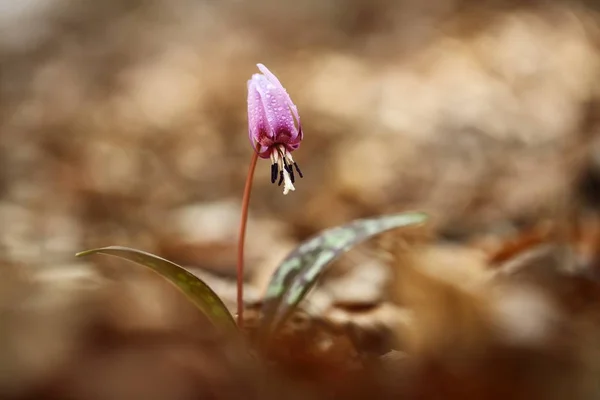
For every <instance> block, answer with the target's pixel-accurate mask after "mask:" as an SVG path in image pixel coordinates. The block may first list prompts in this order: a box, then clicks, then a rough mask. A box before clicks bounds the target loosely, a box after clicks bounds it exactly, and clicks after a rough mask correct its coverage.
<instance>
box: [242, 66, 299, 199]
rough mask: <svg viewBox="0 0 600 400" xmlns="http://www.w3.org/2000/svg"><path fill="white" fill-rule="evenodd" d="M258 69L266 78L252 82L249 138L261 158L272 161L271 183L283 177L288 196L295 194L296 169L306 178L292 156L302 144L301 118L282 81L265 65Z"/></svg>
mask: <svg viewBox="0 0 600 400" xmlns="http://www.w3.org/2000/svg"><path fill="white" fill-rule="evenodd" d="M257 66H258V69H259V70H260V72H262V74H254V75H252V78H251V79H250V80H249V81H248V135H249V137H250V143H252V146H253V147H254V149H255V150H256V151H258V154H259V156H260V157H261V158H270V159H271V182H272V183H275V181H276V180H277V175H279V185H280V186H281V184H282V183H284V186H283V194H288V192H289V191H290V190H291V191H293V190H295V188H294V182H295V177H294V170H293V168H295V169H296V172H298V175H300V177H301V178H302V172H301V171H300V168H298V164H296V162H295V161H294V159H293V158H292V154H291V153H292V151H294V150H296V149H297V148H298V147H300V142H301V141H302V136H303V134H302V126H301V125H300V116H299V115H298V108H296V105H295V104H294V103H293V102H292V99H291V98H290V95H289V94H288V93H287V91H286V90H285V88H284V87H283V86H282V85H281V82H279V79H277V77H276V76H275V75H273V73H271V71H269V70H268V69H267V67H265V66H264V65H262V64H257ZM292 167H293V168H292Z"/></svg>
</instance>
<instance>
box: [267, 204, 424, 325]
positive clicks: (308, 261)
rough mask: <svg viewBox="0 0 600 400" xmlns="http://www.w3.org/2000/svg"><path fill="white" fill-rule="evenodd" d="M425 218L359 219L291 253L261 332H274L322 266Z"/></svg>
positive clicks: (272, 288) (278, 274)
mask: <svg viewBox="0 0 600 400" xmlns="http://www.w3.org/2000/svg"><path fill="white" fill-rule="evenodd" d="M426 219H427V215H426V214H423V213H419V212H413V213H401V214H392V215H384V216H381V217H376V218H367V219H359V220H356V221H353V222H350V223H348V224H346V225H342V226H339V227H335V228H330V229H327V230H325V231H323V232H321V233H319V234H317V235H316V236H314V237H312V238H310V239H308V240H307V241H305V242H304V243H302V244H301V245H300V246H298V247H297V248H296V249H295V250H293V251H292V252H291V253H290V254H289V255H288V256H287V257H286V258H285V259H284V260H283V261H282V262H281V264H280V265H279V267H278V268H277V270H276V271H275V273H274V274H273V277H272V278H271V282H270V283H269V286H268V287H267V293H266V296H265V299H264V303H263V308H262V311H263V322H262V327H263V332H264V330H268V331H270V332H273V331H274V330H276V329H277V327H278V326H279V325H281V323H283V321H284V320H285V318H287V317H288V316H289V315H290V313H291V312H292V311H293V310H294V308H295V307H296V306H297V305H298V304H299V303H300V301H301V300H302V299H303V298H304V296H305V295H306V294H307V293H308V291H309V290H310V289H311V288H312V287H313V286H314V284H315V283H316V282H317V280H318V278H319V277H320V276H321V273H322V272H323V270H324V269H325V267H326V266H327V265H328V264H329V263H331V262H332V261H333V260H334V259H336V258H337V257H339V256H340V255H341V254H343V253H345V252H347V251H348V250H350V249H351V248H352V247H353V246H355V245H356V244H358V243H360V242H362V241H365V240H367V239H369V238H371V237H373V236H375V235H377V234H379V233H382V232H385V231H388V230H391V229H394V228H399V227H402V226H409V225H414V224H419V223H422V222H424V221H425V220H426Z"/></svg>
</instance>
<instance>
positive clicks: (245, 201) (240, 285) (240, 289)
mask: <svg viewBox="0 0 600 400" xmlns="http://www.w3.org/2000/svg"><path fill="white" fill-rule="evenodd" d="M257 161H258V152H257V151H253V152H252V160H251V161H250V167H249V168H248V176H247V177H246V186H245V187H244V197H243V198H242V218H241V220H240V234H239V240H238V249H237V272H236V273H237V324H238V327H239V328H240V329H242V328H243V327H244V243H245V240H246V223H247V222H248V205H249V203H250V194H251V193H252V180H253V178H254V170H255V169H256V162H257Z"/></svg>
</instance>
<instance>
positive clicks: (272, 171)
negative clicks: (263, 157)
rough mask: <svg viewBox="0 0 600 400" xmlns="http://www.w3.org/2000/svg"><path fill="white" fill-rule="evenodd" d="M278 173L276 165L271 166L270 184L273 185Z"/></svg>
mask: <svg viewBox="0 0 600 400" xmlns="http://www.w3.org/2000/svg"><path fill="white" fill-rule="evenodd" d="M278 172H279V168H277V164H276V163H275V164H271V183H275V181H276V180H277V173H278Z"/></svg>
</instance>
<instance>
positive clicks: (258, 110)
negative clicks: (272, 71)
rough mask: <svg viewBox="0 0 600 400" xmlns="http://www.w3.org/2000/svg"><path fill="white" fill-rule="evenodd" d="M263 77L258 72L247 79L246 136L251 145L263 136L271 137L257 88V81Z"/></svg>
mask: <svg viewBox="0 0 600 400" xmlns="http://www.w3.org/2000/svg"><path fill="white" fill-rule="evenodd" d="M261 79H264V77H262V76H261V75H259V74H254V75H252V79H250V80H249V81H248V137H249V139H250V143H251V144H252V147H255V146H256V143H258V142H261V139H263V138H264V137H265V136H266V137H268V138H270V139H272V138H273V136H274V132H273V130H272V129H271V126H270V125H269V123H268V120H267V115H266V110H265V108H264V105H263V101H262V99H261V91H260V90H259V89H258V81H259V80H261Z"/></svg>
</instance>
